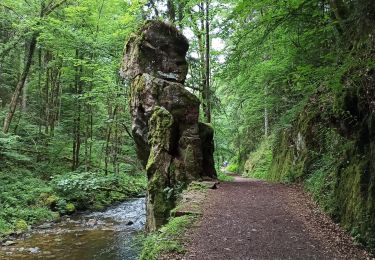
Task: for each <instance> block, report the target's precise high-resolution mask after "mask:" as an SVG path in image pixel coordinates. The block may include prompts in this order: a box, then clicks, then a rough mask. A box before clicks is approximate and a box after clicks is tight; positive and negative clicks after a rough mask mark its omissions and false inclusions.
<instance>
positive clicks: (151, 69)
mask: <svg viewBox="0 0 375 260" xmlns="http://www.w3.org/2000/svg"><path fill="white" fill-rule="evenodd" d="M187 49H188V43H187V40H186V39H185V37H183V35H182V34H181V33H180V32H178V30H177V29H176V28H174V27H173V26H171V25H169V24H165V23H163V22H160V21H148V22H147V23H146V24H145V25H144V26H143V27H142V28H141V29H140V30H139V32H138V33H137V34H135V35H134V36H133V37H132V38H131V39H130V40H129V42H128V43H127V45H126V48H125V54H124V62H123V67H122V74H123V76H124V77H126V78H128V79H130V80H131V89H130V110H131V114H132V133H133V137H134V140H135V143H136V148H137V154H138V158H139V159H140V160H141V162H142V164H143V166H144V167H145V168H146V170H147V176H148V199H147V229H148V230H150V231H152V230H154V229H156V228H158V227H160V226H161V225H162V224H164V223H165V221H166V220H167V218H168V216H169V211H170V209H171V208H173V206H174V202H175V194H176V193H177V191H178V190H180V189H181V187H184V186H187V183H189V182H191V181H193V180H196V179H201V178H203V177H211V178H215V177H216V172H215V169H214V163H213V161H214V160H213V148H214V146H213V129H212V128H211V127H209V126H207V125H203V124H198V119H199V105H200V102H199V99H198V98H197V97H196V96H195V95H194V94H192V93H191V92H189V91H188V90H186V89H185V88H184V85H183V83H184V81H185V78H186V74H187V63H186V57H185V56H186V52H187Z"/></svg>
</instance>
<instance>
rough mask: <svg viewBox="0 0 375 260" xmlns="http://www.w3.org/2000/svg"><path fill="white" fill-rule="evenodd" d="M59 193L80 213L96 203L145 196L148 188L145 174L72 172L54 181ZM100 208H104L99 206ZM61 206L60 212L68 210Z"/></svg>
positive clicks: (104, 203)
mask: <svg viewBox="0 0 375 260" xmlns="http://www.w3.org/2000/svg"><path fill="white" fill-rule="evenodd" d="M52 184H53V188H54V190H55V192H56V193H57V194H58V195H59V196H60V197H63V198H65V199H66V201H70V202H73V203H74V204H75V205H76V206H77V207H78V208H79V209H86V208H90V207H92V206H93V205H94V203H99V204H102V205H108V204H110V203H112V202H114V201H119V200H123V199H125V198H126V197H129V196H135V195H138V194H140V193H142V192H143V191H144V190H145V188H146V177H145V175H144V174H137V175H132V176H131V175H129V174H107V175H106V174H104V173H103V172H70V173H66V174H64V175H61V176H58V177H55V178H54V179H53V182H52ZM99 207H100V205H99ZM64 208H65V206H61V207H60V209H64Z"/></svg>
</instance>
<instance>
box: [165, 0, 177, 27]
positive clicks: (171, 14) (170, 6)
mask: <svg viewBox="0 0 375 260" xmlns="http://www.w3.org/2000/svg"><path fill="white" fill-rule="evenodd" d="M167 14H168V19H169V21H171V22H172V23H174V22H175V21H176V9H175V6H174V3H173V0H167Z"/></svg>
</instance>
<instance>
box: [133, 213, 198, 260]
mask: <svg viewBox="0 0 375 260" xmlns="http://www.w3.org/2000/svg"><path fill="white" fill-rule="evenodd" d="M194 219H195V217H194V216H187V215H186V216H181V217H174V218H171V219H170V221H169V222H168V224H166V225H165V226H163V227H162V228H161V229H160V230H159V231H156V232H154V233H151V234H149V235H148V236H147V237H146V239H145V241H144V243H143V249H142V253H141V256H140V259H141V260H156V259H158V257H159V256H160V255H162V254H168V253H182V252H184V247H183V244H182V240H181V237H182V235H183V234H184V233H185V231H186V230H187V229H188V228H189V227H190V226H191V225H192V223H193V222H194Z"/></svg>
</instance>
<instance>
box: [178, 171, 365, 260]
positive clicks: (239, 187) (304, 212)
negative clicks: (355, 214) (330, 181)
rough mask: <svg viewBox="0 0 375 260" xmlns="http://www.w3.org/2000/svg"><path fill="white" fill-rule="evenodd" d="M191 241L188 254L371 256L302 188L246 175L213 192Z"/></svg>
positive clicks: (230, 259)
mask: <svg viewBox="0 0 375 260" xmlns="http://www.w3.org/2000/svg"><path fill="white" fill-rule="evenodd" d="M188 240H189V242H188V244H187V245H186V246H187V249H188V250H187V253H186V255H185V256H184V257H183V259H195V260H205V259H207V260H208V259H215V260H217V259H226V260H237V259H238V260H245V259H248V260H250V259H366V258H367V259H370V258H369V256H368V254H367V253H366V252H365V251H363V250H361V249H359V248H358V247H356V246H354V245H353V242H352V240H351V239H350V237H348V236H347V235H346V234H345V233H344V232H343V231H342V230H341V229H340V228H339V227H338V226H337V225H336V224H334V223H333V222H332V221H331V220H330V219H329V218H328V217H327V216H325V215H324V214H322V213H321V212H320V211H319V210H318V209H317V207H316V205H315V204H314V203H313V202H311V200H310V198H309V197H308V196H307V195H305V194H304V193H303V192H302V191H301V189H299V188H297V187H290V186H286V185H282V184H270V183H266V182H261V181H254V180H249V179H243V178H240V177H236V179H235V181H234V182H229V183H222V184H220V185H219V188H218V189H217V190H212V191H210V194H209V196H208V200H207V201H206V202H205V205H204V213H203V218H202V219H201V221H199V222H198V223H197V225H196V226H195V227H194V228H193V229H192V230H191V231H190V232H189V234H188ZM371 259H372V258H371Z"/></svg>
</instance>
